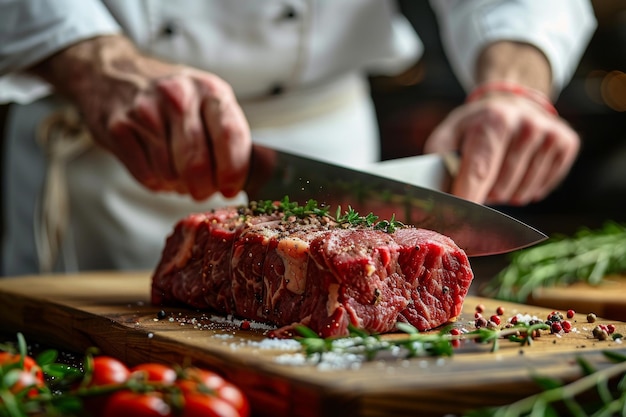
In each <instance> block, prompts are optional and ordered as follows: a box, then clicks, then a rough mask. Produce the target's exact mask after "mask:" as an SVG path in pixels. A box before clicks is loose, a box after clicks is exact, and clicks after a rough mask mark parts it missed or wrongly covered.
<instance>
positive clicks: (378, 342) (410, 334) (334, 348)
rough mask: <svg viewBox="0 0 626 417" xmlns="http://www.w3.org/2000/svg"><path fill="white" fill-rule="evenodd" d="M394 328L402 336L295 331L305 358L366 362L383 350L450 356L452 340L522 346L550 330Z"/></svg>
mask: <svg viewBox="0 0 626 417" xmlns="http://www.w3.org/2000/svg"><path fill="white" fill-rule="evenodd" d="M397 327H398V330H400V331H402V332H404V333H406V336H405V337H401V338H393V339H391V338H385V339H383V338H382V337H381V336H380V335H378V334H370V333H368V332H366V331H363V330H361V329H357V328H355V327H353V326H349V331H350V335H349V336H347V337H338V338H322V337H319V336H318V335H317V333H315V332H314V331H313V330H311V329H309V328H308V327H305V326H298V327H297V328H296V330H297V331H298V332H299V333H300V334H301V336H302V337H299V338H297V340H298V341H299V342H300V344H301V345H302V348H303V350H304V353H305V355H306V356H308V357H311V356H314V355H319V356H321V355H322V354H324V353H328V352H335V353H345V354H350V353H352V354H359V355H364V356H365V359H366V360H372V359H374V358H375V357H376V355H377V354H378V353H379V352H383V351H400V354H401V355H402V356H404V357H407V358H411V357H420V356H452V354H453V350H454V346H453V341H455V340H476V341H477V342H479V343H483V344H489V343H490V344H491V351H492V352H494V351H496V350H498V348H499V341H500V340H501V339H508V340H510V341H511V342H514V343H519V344H520V345H522V346H524V345H530V344H531V343H532V340H533V335H535V334H536V332H537V331H539V330H548V329H549V328H550V327H549V326H548V325H546V324H545V323H536V324H525V323H519V324H517V325H515V326H513V327H509V328H505V329H489V328H479V329H476V330H473V331H471V332H467V333H462V334H451V333H450V327H446V328H443V329H442V330H441V331H439V332H438V333H420V332H419V331H418V330H417V329H416V328H415V327H413V326H411V325H409V324H406V323H397Z"/></svg>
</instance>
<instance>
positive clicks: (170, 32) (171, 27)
mask: <svg viewBox="0 0 626 417" xmlns="http://www.w3.org/2000/svg"><path fill="white" fill-rule="evenodd" d="M161 34H162V35H163V36H167V37H171V36H174V35H176V34H178V25H177V24H176V23H174V22H165V24H164V25H163V27H162V28H161Z"/></svg>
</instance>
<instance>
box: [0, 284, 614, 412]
mask: <svg viewBox="0 0 626 417" xmlns="http://www.w3.org/2000/svg"><path fill="white" fill-rule="evenodd" d="M149 294H150V273H149V272H136V273H106V272H102V273H88V274H78V275H56V276H54V275H52V276H32V277H30V276H29V277H19V278H5V279H0V317H2V321H1V323H2V324H1V326H2V329H3V330H4V331H9V332H13V331H21V332H23V333H24V334H25V335H26V337H27V338H34V340H39V341H45V342H46V343H49V344H52V345H53V346H57V347H59V348H64V349H70V350H73V351H76V352H83V351H84V350H85V349H86V348H88V347H92V346H96V347H98V348H100V349H101V352H102V353H105V354H109V355H113V356H116V357H118V358H119V359H121V360H123V361H125V362H126V363H128V364H129V365H133V364H137V363H141V362H147V361H159V362H165V363H193V364H194V365H199V366H206V367H209V368H211V369H214V370H217V371H218V372H220V373H222V374H223V375H224V376H225V377H227V378H228V379H230V380H231V381H233V382H234V383H235V384H237V385H238V386H240V387H241V388H242V390H243V391H244V392H245V393H246V395H247V396H248V397H249V399H250V400H251V403H252V407H253V411H254V415H255V416H256V415H258V416H302V417H305V416H306V417H308V416H311V417H312V416H388V415H396V416H403V415H406V416H409V415H420V416H441V415H445V414H462V413H463V412H466V411H469V410H472V409H477V408H480V407H484V406H491V405H500V404H507V403H510V402H512V401H515V400H516V399H520V398H522V397H525V396H528V395H530V394H533V393H536V392H538V391H540V389H539V388H538V387H537V386H536V385H535V383H534V382H533V381H532V376H533V375H535V374H542V375H549V376H551V377H553V378H560V379H562V380H564V381H571V380H574V379H576V378H578V377H580V375H581V373H580V370H579V368H578V367H577V366H576V365H575V359H576V357H577V356H583V357H585V358H586V359H587V360H588V361H590V362H591V363H592V364H594V365H596V366H597V367H598V368H602V367H604V366H608V365H609V363H608V362H607V361H606V360H605V359H604V357H603V355H602V351H603V350H607V349H617V350H623V349H624V348H623V347H622V345H621V344H620V343H617V342H615V341H612V340H611V341H599V340H596V339H594V338H593V337H592V335H591V329H592V328H593V326H594V325H592V324H589V323H587V321H586V313H587V312H586V311H579V314H578V315H577V316H576V317H575V318H574V320H573V324H574V327H575V328H576V330H577V331H576V332H572V333H569V334H566V335H563V336H562V337H558V336H556V335H551V334H548V333H545V334H543V335H542V336H541V337H539V338H537V339H536V340H535V341H534V343H533V344H532V345H531V346H525V347H520V346H519V345H517V344H514V343H512V342H508V341H505V340H503V341H502V342H501V344H500V349H499V350H498V351H497V352H495V353H492V352H490V346H488V345H480V344H477V343H473V342H469V343H465V344H464V345H463V346H462V347H461V348H459V349H457V351H456V353H455V355H454V356H452V357H446V358H413V359H404V358H401V357H397V356H394V355H387V357H383V358H378V359H376V360H374V361H371V362H364V363H361V364H360V365H353V366H350V367H347V368H344V369H341V368H332V367H330V365H329V364H328V363H323V364H322V365H319V364H312V363H310V364H300V365H294V364H293V363H292V362H293V360H295V359H298V358H300V359H301V356H298V354H297V353H296V352H294V351H286V350H282V349H281V348H282V345H281V346H280V347H274V348H268V343H267V342H269V339H267V338H266V336H265V334H264V332H265V330H263V329H252V330H240V329H239V328H238V326H237V325H236V322H233V321H230V322H229V321H226V322H224V320H223V318H222V317H220V316H212V315H211V314H210V313H207V312H198V311H194V310H189V309H184V308H177V309H166V310H165V312H166V313H167V314H166V317H165V318H164V319H160V320H159V319H157V313H158V312H159V310H160V308H157V307H154V306H151V305H150V303H149ZM479 303H480V304H484V306H485V307H486V310H485V314H492V313H493V312H495V310H496V308H497V307H498V306H503V307H504V308H505V315H504V317H505V318H506V317H510V316H512V315H514V314H516V313H522V314H532V315H537V316H538V317H540V318H545V317H546V316H547V314H548V313H549V312H550V311H551V310H552V309H551V308H542V307H531V306H525V305H519V304H511V303H501V302H497V301H493V300H488V299H483V298H479V297H473V296H472V297H468V298H467V299H466V302H465V306H464V312H463V314H462V315H461V317H459V318H458V320H457V322H456V324H457V325H459V326H462V327H466V328H468V329H469V330H472V329H473V327H472V323H473V316H474V312H475V306H476V305H477V304H479ZM598 323H607V322H606V321H602V320H600V321H599V322H598ZM598 323H596V324H598ZM612 323H613V324H615V325H616V327H617V331H618V332H620V333H624V334H626V324H624V323H622V322H612ZM254 327H257V326H254ZM386 337H397V336H396V335H390V336H386ZM624 353H626V352H624ZM281 361H282V362H281ZM285 361H286V362H288V363H283V362H285Z"/></svg>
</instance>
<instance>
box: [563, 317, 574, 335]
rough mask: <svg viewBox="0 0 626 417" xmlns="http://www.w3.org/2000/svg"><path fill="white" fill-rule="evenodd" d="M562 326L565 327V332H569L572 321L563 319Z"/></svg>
mask: <svg viewBox="0 0 626 417" xmlns="http://www.w3.org/2000/svg"><path fill="white" fill-rule="evenodd" d="M561 327H562V328H563V331H564V332H565V333H569V332H570V331H571V330H572V323H570V322H569V321H567V320H563V321H562V322H561Z"/></svg>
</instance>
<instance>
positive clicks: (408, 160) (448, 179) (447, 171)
mask: <svg viewBox="0 0 626 417" xmlns="http://www.w3.org/2000/svg"><path fill="white" fill-rule="evenodd" d="M457 164H458V157H457V156H456V154H445V155H444V154H438V153H431V154H425V155H419V156H408V157H404V158H396V159H389V160H386V161H382V162H376V163H373V164H369V165H367V166H366V167H364V168H363V169H359V171H365V172H369V173H371V174H375V175H378V176H380V177H385V178H390V179H394V180H398V181H401V182H406V183H408V184H411V185H417V186H419V187H425V188H432V189H434V190H438V191H444V192H448V191H449V190H450V185H451V184H452V177H453V175H454V174H455V173H456V171H457V168H456V165H457Z"/></svg>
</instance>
